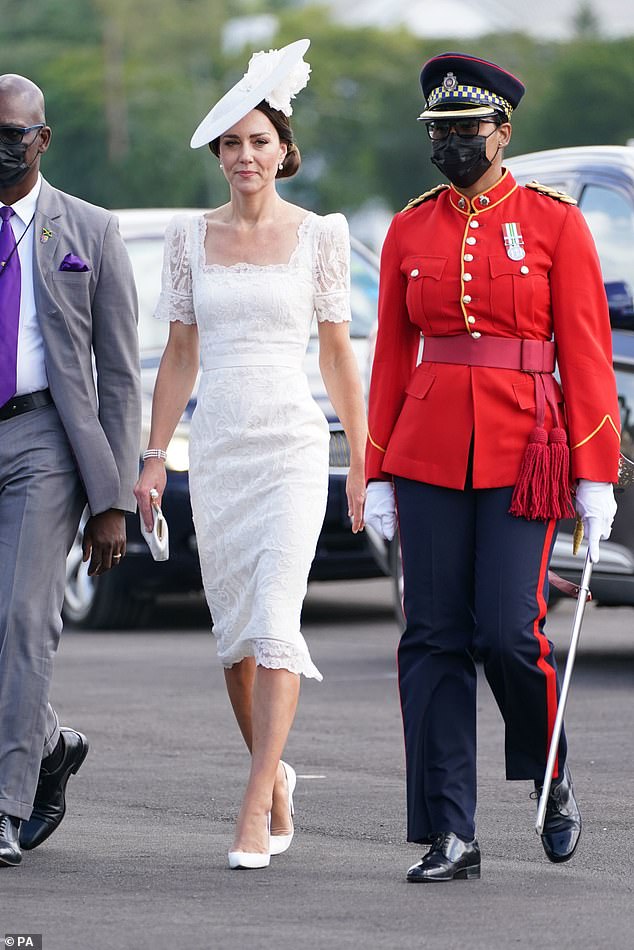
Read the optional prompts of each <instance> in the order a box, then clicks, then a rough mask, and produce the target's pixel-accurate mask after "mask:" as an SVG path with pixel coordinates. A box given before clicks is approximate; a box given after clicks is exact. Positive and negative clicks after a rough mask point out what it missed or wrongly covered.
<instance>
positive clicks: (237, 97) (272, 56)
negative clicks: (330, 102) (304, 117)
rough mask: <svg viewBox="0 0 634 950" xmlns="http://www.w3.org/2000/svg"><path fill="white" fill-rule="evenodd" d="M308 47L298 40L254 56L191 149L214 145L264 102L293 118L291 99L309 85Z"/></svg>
mask: <svg viewBox="0 0 634 950" xmlns="http://www.w3.org/2000/svg"><path fill="white" fill-rule="evenodd" d="M309 46H310V40H296V41H295V42H294V43H289V44H288V46H284V47H282V49H279V50H278V49H271V50H269V51H268V52H264V51H261V52H259V53H254V54H253V56H252V57H251V59H250V60H249V67H248V69H247V71H246V73H245V74H244V76H243V77H242V79H241V80H240V81H239V82H237V83H236V84H235V86H233V88H232V89H230V90H229V92H227V93H225V95H224V96H223V97H222V99H220V101H219V102H217V103H216V105H215V106H214V107H213V109H212V110H211V111H210V112H208V113H207V115H206V116H205V118H204V119H203V120H202V122H201V123H200V125H199V126H198V128H197V129H196V131H195V132H194V134H193V135H192V139H191V142H190V143H189V144H190V146H191V148H200V147H201V145H207V144H208V143H209V142H213V141H214V139H217V138H218V136H219V135H222V133H223V132H226V131H227V129H230V128H231V126H232V125H235V124H236V122H239V121H240V119H243V118H244V117H245V115H246V114H247V113H248V112H250V111H251V109H254V108H255V106H257V105H258V103H260V102H262V100H263V99H266V101H267V102H268V103H269V105H270V106H271V108H273V109H279V110H280V111H281V112H283V113H284V115H286V116H289V115H291V114H292V112H293V108H292V106H291V99H292V98H293V97H294V96H296V95H297V93H298V92H299V91H300V89H303V88H304V86H306V84H307V83H308V77H309V74H310V66H309V65H308V63H305V62H304V60H303V56H304V53H305V52H306V50H307V49H308V47H309Z"/></svg>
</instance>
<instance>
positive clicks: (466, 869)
mask: <svg viewBox="0 0 634 950" xmlns="http://www.w3.org/2000/svg"><path fill="white" fill-rule="evenodd" d="M479 877H480V846H479V844H478V842H477V840H476V839H475V838H474V839H473V841H462V840H461V839H460V838H459V837H458V836H457V835H455V834H454V833H453V831H447V832H444V833H443V834H441V835H437V836H436V840H435V841H434V843H433V844H432V846H431V848H430V849H429V851H428V852H427V854H426V855H425V857H424V858H423V859H422V860H421V861H419V862H418V864H415V865H414V866H413V867H411V868H410V869H409V871H408V872H407V880H408V881H411V882H413V883H417V882H421V883H424V882H426V881H458V880H466V881H472V880H477V879H478V878H479Z"/></svg>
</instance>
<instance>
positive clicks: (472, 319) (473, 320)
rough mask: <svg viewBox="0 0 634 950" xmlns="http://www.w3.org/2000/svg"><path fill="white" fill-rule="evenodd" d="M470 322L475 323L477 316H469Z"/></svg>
mask: <svg viewBox="0 0 634 950" xmlns="http://www.w3.org/2000/svg"><path fill="white" fill-rule="evenodd" d="M467 320H468V321H469V323H475V317H467Z"/></svg>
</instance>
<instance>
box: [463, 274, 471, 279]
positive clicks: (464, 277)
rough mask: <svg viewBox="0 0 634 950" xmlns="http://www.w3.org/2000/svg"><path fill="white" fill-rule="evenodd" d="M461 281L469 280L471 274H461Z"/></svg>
mask: <svg viewBox="0 0 634 950" xmlns="http://www.w3.org/2000/svg"><path fill="white" fill-rule="evenodd" d="M462 279H463V280H471V274H463V275H462Z"/></svg>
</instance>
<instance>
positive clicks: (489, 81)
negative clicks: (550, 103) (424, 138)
mask: <svg viewBox="0 0 634 950" xmlns="http://www.w3.org/2000/svg"><path fill="white" fill-rule="evenodd" d="M420 84H421V86H422V88H423V94H424V96H425V99H426V100H427V108H426V110H425V111H424V112H423V113H422V114H421V115H420V116H419V118H420V119H435V118H441V117H445V118H456V117H458V116H460V115H463V116H464V115H465V113H468V114H469V115H481V116H483V115H492V114H493V113H494V112H503V113H504V115H505V116H506V118H507V119H510V118H511V115H512V113H513V110H514V109H515V108H517V106H518V104H519V101H520V99H521V98H522V96H523V95H524V92H525V88H524V84H523V83H522V82H521V81H520V80H519V79H518V78H517V76H514V75H513V74H512V73H509V72H508V71H507V70H506V69H502V68H501V67H500V66H496V65H495V63H489V62H487V60H486V59H478V57H477V56H468V55H466V54H465V53H441V54H440V55H439V56H434V57H433V58H432V59H430V60H428V61H427V62H426V63H425V65H424V66H423V69H422V72H421V74H420Z"/></svg>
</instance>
